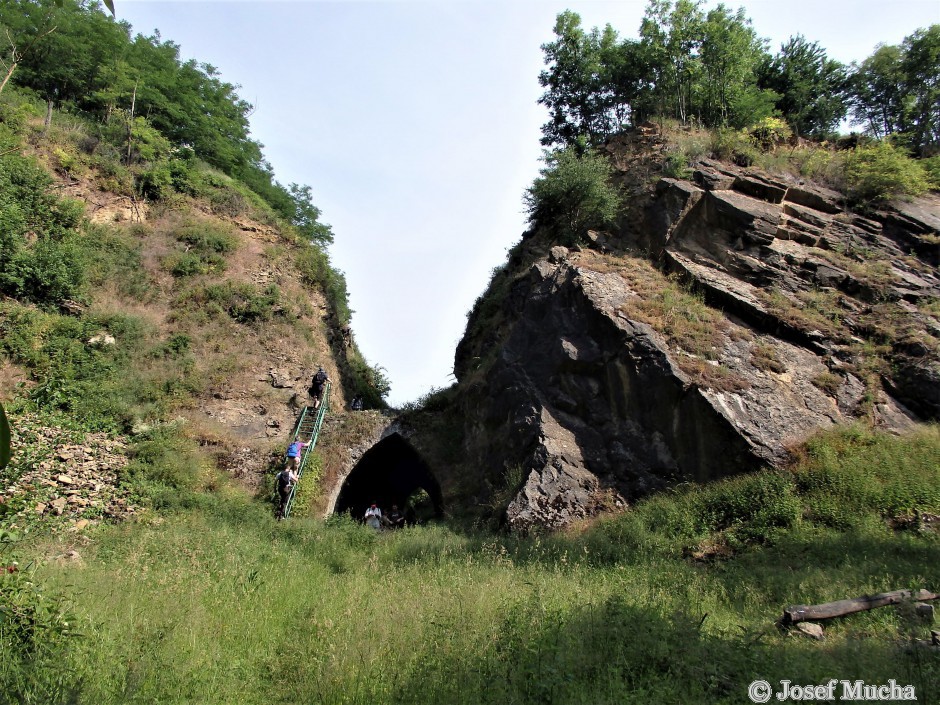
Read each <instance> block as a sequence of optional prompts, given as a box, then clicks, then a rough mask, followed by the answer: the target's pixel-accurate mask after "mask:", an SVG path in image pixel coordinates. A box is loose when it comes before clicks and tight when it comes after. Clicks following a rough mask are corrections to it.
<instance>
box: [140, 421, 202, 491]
mask: <svg viewBox="0 0 940 705" xmlns="http://www.w3.org/2000/svg"><path fill="white" fill-rule="evenodd" d="M205 467H206V459H205V458H204V457H203V456H202V455H201V454H200V453H199V450H198V448H197V447H196V445H195V443H194V442H193V441H191V440H190V439H188V438H186V437H185V436H184V435H183V434H182V433H181V432H180V429H179V427H178V426H176V425H174V424H170V425H159V426H157V427H155V428H154V429H152V430H150V431H148V432H146V433H144V434H142V435H141V436H139V437H138V438H137V439H135V442H134V444H133V446H132V447H131V460H130V462H129V463H128V464H127V466H125V468H124V470H123V479H124V480H126V481H128V482H130V484H131V485H132V486H133V487H134V488H135V490H136V491H137V492H138V493H139V494H141V495H143V496H144V497H146V498H147V499H149V500H150V501H152V502H153V503H154V504H155V506H157V508H160V507H163V508H168V507H173V506H180V504H179V503H180V502H185V501H186V499H187V497H188V495H190V494H191V493H192V492H193V491H195V490H196V489H197V488H198V487H199V485H200V483H201V482H202V479H203V474H204V470H205Z"/></svg>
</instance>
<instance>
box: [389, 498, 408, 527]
mask: <svg viewBox="0 0 940 705" xmlns="http://www.w3.org/2000/svg"><path fill="white" fill-rule="evenodd" d="M385 523H386V524H387V525H388V526H389V527H391V528H392V529H400V528H402V527H403V526H404V525H405V516H404V514H402V513H401V512H400V511H398V505H397V504H393V505H392V511H390V512H389V513H388V516H387V517H386V518H385Z"/></svg>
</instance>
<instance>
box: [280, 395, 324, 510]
mask: <svg viewBox="0 0 940 705" xmlns="http://www.w3.org/2000/svg"><path fill="white" fill-rule="evenodd" d="M329 406H330V383H329V382H327V383H326V384H325V385H323V397H322V398H321V400H320V406H319V407H318V408H314V407H312V406H305V407H304V410H303V411H302V412H300V417H299V418H298V419H297V425H296V426H295V427H294V434H293V435H292V436H291V439H290V442H291V443H293V442H294V441H301V442H303V443H310V445H308V446H307V447H306V448H304V450H303V453H302V454H301V456H300V469H299V470H298V471H297V482H296V483H295V484H294V487H293V488H292V489H291V491H290V496H289V497H288V498H287V504H286V505H284V514H283V518H284V519H287V518H288V517H289V516H290V512H291V509H293V507H294V495H295V494H296V493H297V488H298V487H299V486H300V481H301V480H302V479H303V476H304V470H305V469H306V468H307V459H308V458H310V457H311V453H312V452H313V449H314V448H315V447H316V445H317V438H319V436H320V427H321V426H322V425H323V418H324V417H325V416H326V412H327V411H328V410H329Z"/></svg>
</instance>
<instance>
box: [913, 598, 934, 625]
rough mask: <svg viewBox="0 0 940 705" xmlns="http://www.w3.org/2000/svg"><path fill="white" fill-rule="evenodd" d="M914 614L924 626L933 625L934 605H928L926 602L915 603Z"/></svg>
mask: <svg viewBox="0 0 940 705" xmlns="http://www.w3.org/2000/svg"><path fill="white" fill-rule="evenodd" d="M914 614H915V615H917V618H918V619H919V620H920V621H922V622H924V624H933V617H934V607H933V605H928V604H927V603H926V602H915V603H914Z"/></svg>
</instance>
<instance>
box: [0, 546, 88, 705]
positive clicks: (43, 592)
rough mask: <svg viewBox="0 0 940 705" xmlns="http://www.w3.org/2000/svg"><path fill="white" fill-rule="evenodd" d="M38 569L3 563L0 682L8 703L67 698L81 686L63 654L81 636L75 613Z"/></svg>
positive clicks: (0, 695) (0, 576)
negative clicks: (39, 577)
mask: <svg viewBox="0 0 940 705" xmlns="http://www.w3.org/2000/svg"><path fill="white" fill-rule="evenodd" d="M35 572H36V571H35V569H34V568H32V567H31V568H29V569H27V570H19V569H18V566H17V565H16V564H15V563H14V564H12V565H9V566H8V565H5V564H4V563H0V683H3V692H2V693H0V702H3V703H60V702H62V703H64V702H68V701H70V700H69V698H70V696H74V693H75V692H77V690H78V688H79V683H78V679H77V678H76V677H75V674H74V673H70V672H68V671H67V670H64V669H62V667H61V659H62V656H63V654H65V653H68V651H69V649H70V648H71V647H72V645H73V644H74V643H75V641H76V639H79V638H81V635H80V634H78V633H77V632H76V630H75V627H74V622H75V617H74V616H73V615H72V614H70V612H69V610H68V606H67V602H66V600H65V599H64V597H63V596H62V595H61V594H60V593H58V592H50V591H49V590H47V589H45V588H44V586H43V585H42V583H41V582H40V581H38V580H37V579H36V576H35Z"/></svg>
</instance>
